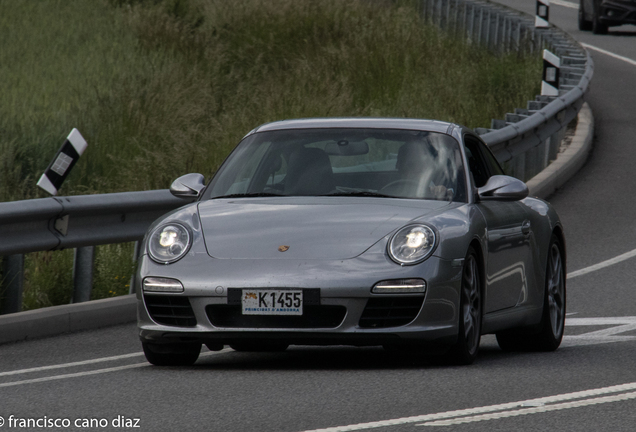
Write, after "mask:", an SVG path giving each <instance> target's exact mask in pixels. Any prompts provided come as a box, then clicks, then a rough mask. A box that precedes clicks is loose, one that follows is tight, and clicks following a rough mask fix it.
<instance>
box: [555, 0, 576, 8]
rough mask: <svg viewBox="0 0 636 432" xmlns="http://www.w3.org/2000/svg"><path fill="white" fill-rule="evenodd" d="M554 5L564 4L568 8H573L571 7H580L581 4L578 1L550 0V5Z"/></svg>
mask: <svg viewBox="0 0 636 432" xmlns="http://www.w3.org/2000/svg"><path fill="white" fill-rule="evenodd" d="M552 5H557V6H563V7H566V8H571V9H578V8H579V5H578V4H576V3H571V2H569V1H563V0H550V6H552Z"/></svg>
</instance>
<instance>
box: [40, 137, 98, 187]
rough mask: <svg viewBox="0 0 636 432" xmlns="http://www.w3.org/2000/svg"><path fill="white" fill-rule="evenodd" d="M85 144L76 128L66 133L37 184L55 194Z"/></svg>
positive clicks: (84, 147) (84, 148) (82, 151)
mask: <svg viewBox="0 0 636 432" xmlns="http://www.w3.org/2000/svg"><path fill="white" fill-rule="evenodd" d="M86 147H87V144H86V140H85V139H84V137H82V134H80V133H79V131H78V130H77V129H73V130H72V131H71V133H70V134H69V135H68V137H67V138H66V140H65V141H64V144H62V147H60V149H59V150H58V152H57V154H56V155H55V157H54V158H53V160H52V161H51V163H50V164H49V166H48V168H47V169H46V171H44V174H42V177H40V180H38V183H37V185H38V186H39V187H41V188H42V189H44V190H45V191H47V192H48V193H50V194H51V195H57V193H58V191H59V189H60V187H62V183H64V180H66V177H68V175H69V173H70V172H71V169H72V168H73V167H74V166H75V164H76V163H77V161H78V160H79V158H80V156H81V155H82V153H84V150H86Z"/></svg>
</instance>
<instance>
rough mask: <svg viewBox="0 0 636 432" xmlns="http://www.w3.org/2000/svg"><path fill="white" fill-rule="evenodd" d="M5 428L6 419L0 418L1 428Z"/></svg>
mask: <svg viewBox="0 0 636 432" xmlns="http://www.w3.org/2000/svg"><path fill="white" fill-rule="evenodd" d="M2 426H4V417H0V427H2Z"/></svg>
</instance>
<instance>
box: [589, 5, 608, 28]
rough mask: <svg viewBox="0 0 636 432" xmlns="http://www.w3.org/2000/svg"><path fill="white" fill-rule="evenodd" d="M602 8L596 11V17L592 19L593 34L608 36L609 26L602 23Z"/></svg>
mask: <svg viewBox="0 0 636 432" xmlns="http://www.w3.org/2000/svg"><path fill="white" fill-rule="evenodd" d="M599 9H600V7H597V8H596V9H595V10H594V17H593V18H592V33H594V34H607V28H608V27H607V26H606V25H605V24H603V23H602V22H601V17H600V15H601V11H600V10H599Z"/></svg>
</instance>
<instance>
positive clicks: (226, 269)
mask: <svg viewBox="0 0 636 432" xmlns="http://www.w3.org/2000/svg"><path fill="white" fill-rule="evenodd" d="M201 258H203V257H201ZM197 261H198V262H199V263H200V264H198V265H197V264H194V263H195V262H197ZM177 264H180V266H177ZM177 264H173V265H170V266H160V265H157V264H155V263H154V262H152V261H150V260H149V259H147V257H144V258H142V260H141V266H140V270H139V273H138V277H137V280H138V281H142V280H143V278H144V277H147V276H155V277H172V278H177V279H179V280H180V281H181V282H182V284H183V285H184V292H183V293H181V294H164V293H152V294H149V293H146V294H145V295H144V294H143V293H142V288H141V285H140V284H138V286H137V287H136V288H137V293H138V294H137V298H138V318H139V320H138V321H139V336H140V338H141V340H142V341H144V342H152V343H156V344H160V343H177V342H178V343H185V342H201V343H207V344H214V345H215V346H218V345H219V344H222V345H228V344H233V343H237V342H244V341H259V342H267V341H275V342H284V343H287V344H290V345H356V346H372V345H388V344H400V343H418V344H419V343H428V344H432V345H439V344H441V345H449V344H452V343H454V342H455V340H456V338H457V331H458V311H459V290H460V284H461V280H460V275H461V260H455V261H450V260H444V259H440V258H438V257H431V258H429V259H428V260H426V261H425V262H423V263H421V264H418V265H416V266H404V267H401V266H399V265H396V264H395V263H393V262H391V261H390V260H389V259H388V257H386V256H385V255H384V254H380V253H378V254H367V255H365V257H364V258H362V257H358V258H354V259H350V260H342V261H313V262H312V261H294V260H289V261H286V260H283V261H279V260H214V259H210V258H209V257H207V258H206V259H205V260H203V259H202V260H184V262H183V263H177ZM173 266H174V267H173ZM179 275H180V276H179ZM416 277H417V278H423V279H425V280H426V282H427V290H426V293H425V294H411V293H409V294H374V293H372V292H371V288H372V287H373V286H374V285H375V284H376V283H377V282H379V281H381V280H388V279H397V278H416ZM228 288H269V289H271V288H281V289H285V288H295V289H297V288H301V289H309V288H311V289H314V290H315V289H319V290H320V296H319V301H318V302H317V303H316V304H314V305H310V306H307V307H306V309H305V314H304V315H305V316H304V317H303V318H298V317H294V319H287V318H288V317H284V318H282V319H280V318H272V317H268V318H265V319H261V318H258V316H257V317H256V318H254V316H251V317H249V319H242V318H241V314H240V306H234V305H231V304H228V295H227V292H228ZM156 304H159V305H160V306H161V305H168V306H167V307H163V309H162V308H161V307H160V308H159V309H157V308H155V307H154V306H155V305H156ZM188 307H189V308H190V309H188ZM237 308H238V309H237ZM157 310H163V311H164V312H166V311H168V313H161V314H158V312H157ZM370 310H371V312H370ZM184 311H185V312H186V313H185V315H183V316H182V317H179V318H178V319H170V315H171V314H173V315H175V316H176V315H178V314H180V313H182V312H184ZM374 314H375V315H374ZM377 314H379V315H377ZM399 314H402V315H403V316H402V319H401V320H400V319H389V318H395V317H396V316H397V315H399ZM159 315H162V316H161V317H160V316H159ZM164 316H167V318H165V317H164Z"/></svg>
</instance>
